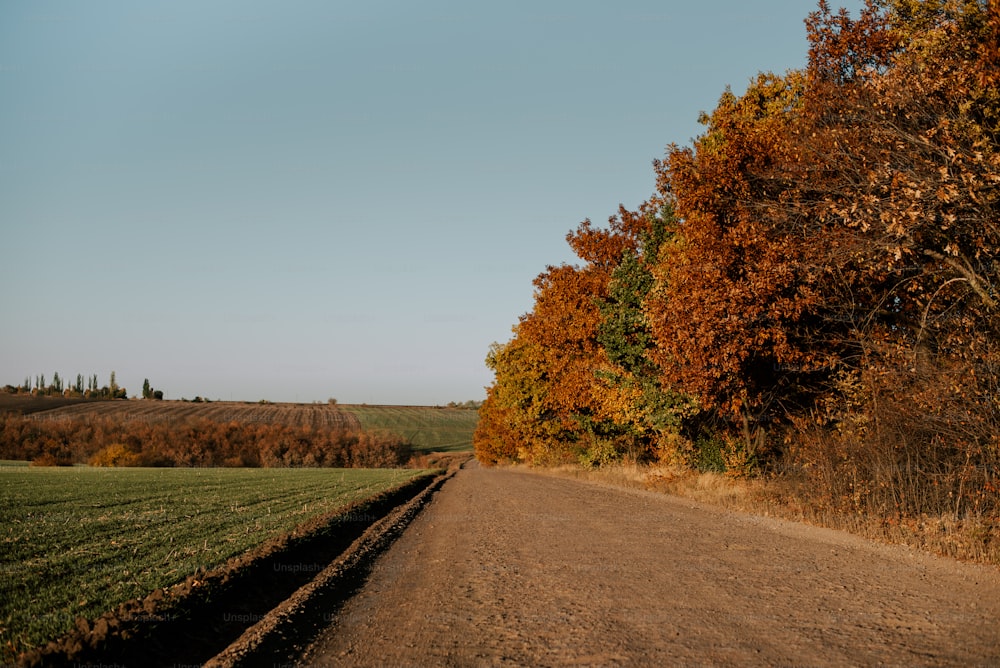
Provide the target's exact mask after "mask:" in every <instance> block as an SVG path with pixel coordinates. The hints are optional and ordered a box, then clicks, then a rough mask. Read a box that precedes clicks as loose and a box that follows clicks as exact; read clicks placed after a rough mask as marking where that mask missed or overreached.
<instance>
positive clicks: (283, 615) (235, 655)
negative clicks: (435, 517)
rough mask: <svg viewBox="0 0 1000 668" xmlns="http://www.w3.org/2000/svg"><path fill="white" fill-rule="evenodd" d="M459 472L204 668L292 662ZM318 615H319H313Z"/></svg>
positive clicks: (376, 529)
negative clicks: (432, 498)
mask: <svg viewBox="0 0 1000 668" xmlns="http://www.w3.org/2000/svg"><path fill="white" fill-rule="evenodd" d="M460 468H461V465H455V466H452V467H450V468H449V469H448V471H446V472H445V473H443V474H441V475H439V476H437V477H436V478H435V479H434V480H433V481H432V482H431V483H430V484H429V485H427V486H426V487H425V488H424V489H423V490H421V491H420V492H419V493H418V494H417V495H416V496H415V497H413V498H412V499H410V500H409V501H408V502H406V503H404V504H402V505H400V506H397V507H396V508H394V509H393V510H391V511H390V512H389V513H388V514H387V515H386V516H385V517H383V518H381V519H379V520H377V521H376V522H374V523H373V524H372V525H371V526H370V527H369V528H368V529H367V530H366V531H365V532H364V533H363V534H362V535H361V536H360V537H359V538H358V539H357V540H355V541H354V542H353V543H352V544H351V546H350V547H349V548H348V549H347V550H346V551H344V552H343V553H342V554H341V555H340V556H339V557H338V558H337V559H335V560H334V561H333V562H332V563H330V565H329V566H327V567H326V568H325V569H324V570H323V571H322V572H320V573H319V574H318V575H317V576H316V577H315V578H314V579H313V580H311V581H310V582H309V583H308V584H306V585H304V586H303V587H301V588H300V589H299V590H298V591H296V592H295V593H294V594H293V595H292V596H290V597H289V598H287V599H286V600H285V601H283V602H282V603H281V604H279V605H278V606H277V607H275V608H274V609H273V610H271V612H270V613H268V614H267V615H266V616H265V617H264V618H263V619H261V620H260V621H259V622H257V623H256V624H254V625H253V626H251V627H250V628H248V629H247V630H246V631H245V632H244V633H243V635H241V636H240V637H239V638H238V639H237V640H236V641H235V642H233V643H232V644H231V645H230V646H229V647H227V648H226V649H225V650H223V651H222V652H220V653H219V654H218V655H216V656H215V657H213V658H212V659H210V660H209V661H208V662H206V663H205V668H247V667H249V666H274V665H280V664H282V663H284V662H294V661H295V659H296V658H297V657H298V656H299V654H300V653H301V652H302V651H303V649H304V648H305V647H307V646H308V645H309V643H310V642H311V641H312V640H313V639H314V638H315V637H316V635H317V634H318V633H319V632H321V631H322V630H324V629H325V628H326V627H327V626H328V625H329V623H330V622H331V621H332V619H333V618H334V617H335V615H336V613H337V611H338V610H339V609H340V608H341V607H342V606H343V604H344V603H345V602H346V601H347V600H348V599H350V598H351V597H352V596H353V595H354V594H355V593H356V592H357V591H358V589H360V588H361V587H362V586H363V585H364V582H365V580H366V579H367V576H368V574H369V572H370V570H371V567H372V565H373V563H374V562H375V559H376V558H377V557H378V556H379V555H380V554H382V553H383V552H384V551H385V550H386V549H387V548H388V547H389V546H390V545H391V544H392V543H393V542H394V541H395V540H396V539H397V538H398V537H399V536H400V535H401V534H402V533H403V531H404V530H405V529H406V527H407V526H409V524H410V522H411V521H412V520H413V518H414V517H416V516H417V515H418V514H419V513H420V511H421V510H422V509H423V507H424V506H425V505H426V504H427V503H428V501H430V499H431V497H432V496H433V495H434V493H435V492H437V490H438V489H440V488H441V486H442V485H443V484H444V483H445V482H446V481H447V480H449V479H450V478H451V477H452V476H454V475H455V474H456V473H457V472H458V470H459V469H460ZM318 610H322V611H323V613H322V614H317V611H318Z"/></svg>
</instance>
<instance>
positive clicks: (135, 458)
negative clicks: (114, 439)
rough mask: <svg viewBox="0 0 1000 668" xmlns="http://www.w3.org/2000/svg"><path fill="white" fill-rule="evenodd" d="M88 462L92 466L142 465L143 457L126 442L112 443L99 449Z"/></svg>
mask: <svg viewBox="0 0 1000 668" xmlns="http://www.w3.org/2000/svg"><path fill="white" fill-rule="evenodd" d="M87 463H88V464H90V465H91V466H111V467H115V466H142V458H141V457H140V456H139V454H138V453H136V452H132V451H131V450H129V449H128V448H127V447H126V446H125V445H124V444H122V443H112V444H111V445H109V446H107V447H105V448H101V449H100V450H98V451H97V452H96V453H95V454H94V456H93V457H91V458H90V460H88V462H87Z"/></svg>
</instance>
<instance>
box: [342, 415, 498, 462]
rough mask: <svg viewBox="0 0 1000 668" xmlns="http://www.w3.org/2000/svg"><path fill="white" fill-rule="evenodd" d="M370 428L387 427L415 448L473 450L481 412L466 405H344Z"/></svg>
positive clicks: (427, 450)
mask: <svg viewBox="0 0 1000 668" xmlns="http://www.w3.org/2000/svg"><path fill="white" fill-rule="evenodd" d="M339 408H340V409H341V410H343V411H346V412H348V413H353V414H354V415H355V416H357V418H358V420H359V421H360V422H361V427H362V428H363V429H365V430H366V431H368V430H377V429H384V430H386V431H390V432H393V433H395V434H398V435H400V436H402V437H403V438H404V439H406V440H407V441H408V442H409V443H410V444H411V445H412V446H413V449H414V450H415V451H423V452H431V451H437V452H460V451H463V450H472V434H473V432H475V430H476V424H477V423H478V422H479V412H478V411H475V410H471V409H467V408H435V407H432V406H357V405H341V406H340V407H339Z"/></svg>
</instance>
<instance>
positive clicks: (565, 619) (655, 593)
mask: <svg viewBox="0 0 1000 668" xmlns="http://www.w3.org/2000/svg"><path fill="white" fill-rule="evenodd" d="M316 614H318V615H320V614H324V613H323V611H317V613H316ZM998 620H1000V571H998V570H997V569H993V568H989V567H982V566H974V565H969V564H962V563H958V562H954V561H952V560H949V559H944V558H938V557H934V556H931V555H926V554H922V553H919V552H916V551H913V550H910V549H907V548H900V547H894V546H886V545H881V544H878V543H872V542H869V541H866V540H863V539H861V538H858V537H855V536H851V535H848V534H844V533H841V532H836V531H831V530H826V529H819V528H816V527H810V526H806V525H801V524H795V523H791V522H785V521H780V520H775V519H770V518H762V517H755V516H750V515H744V514H739V513H733V512H728V511H724V510H720V509H713V508H707V507H702V506H696V505H694V504H693V503H691V502H688V501H685V500H682V499H677V498H673V497H667V496H662V495H659V494H654V493H651V492H642V491H634V490H623V489H617V488H610V487H605V486H599V485H594V484H588V483H583V482H579V481H573V480H565V479H559V478H553V477H548V476H543V475H538V474H534V473H529V472H522V471H514V470H503V469H482V468H478V467H477V466H476V465H475V464H473V465H472V467H471V468H468V469H466V470H463V471H461V472H459V474H458V475H457V476H456V477H455V478H453V479H452V480H450V481H449V482H448V483H446V484H445V486H444V487H443V488H442V489H441V490H440V491H439V492H438V493H437V495H436V497H435V499H434V500H433V501H432V502H431V503H430V504H429V505H428V506H427V507H426V508H425V509H424V511H423V512H422V514H421V515H420V516H419V517H417V518H416V520H414V522H413V524H412V525H411V526H410V528H409V529H407V531H406V532H405V533H404V534H403V536H402V537H401V538H400V539H399V540H398V541H397V542H396V543H395V544H394V545H393V547H392V548H391V549H390V550H389V551H388V552H387V553H385V554H384V555H383V556H382V557H381V558H380V560H379V561H378V562H377V563H376V564H375V566H374V568H373V571H372V575H371V577H370V579H369V581H368V583H367V584H366V586H365V587H364V589H363V590H362V591H361V592H360V593H359V594H358V595H357V596H356V597H354V598H353V599H352V600H350V601H349V602H348V603H347V604H346V605H345V606H344V607H343V608H342V609H341V610H340V611H339V612H338V613H337V615H336V618H335V621H334V622H333V625H332V626H331V627H330V628H328V629H327V630H326V631H325V632H323V634H322V635H321V636H320V638H319V639H318V640H317V641H316V642H315V643H314V644H313V645H312V646H311V647H310V648H309V649H308V650H307V651H306V653H305V654H304V655H303V656H302V658H301V660H300V662H301V664H302V665H324V666H326V665H350V666H357V665H371V666H383V665H505V664H521V665H551V664H566V663H582V664H596V665H618V664H623V665H624V664H628V665H635V664H648V665H657V664H658V665H670V664H678V663H686V664H691V663H697V664H704V663H711V664H747V663H750V664H757V665H760V664H784V665H859V664H865V665H870V664H876V663H888V664H895V665H902V664H906V665H912V664H921V665H926V664H934V665H984V664H989V665H996V664H997V663H1000V622H998Z"/></svg>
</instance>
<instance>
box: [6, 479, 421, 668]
mask: <svg viewBox="0 0 1000 668" xmlns="http://www.w3.org/2000/svg"><path fill="white" fill-rule="evenodd" d="M425 474H427V472H426V471H417V470H398V469H396V470H392V469H98V468H87V467H74V468H28V467H23V466H7V465H0V527H2V529H0V544H2V549H0V647H2V648H3V649H2V650H0V655H2V656H0V658H2V659H3V660H7V659H9V658H12V657H11V656H9V655H10V654H11V653H12V652H15V653H16V652H18V651H23V650H25V649H28V648H30V647H32V646H36V645H38V644H41V643H43V642H45V641H46V640H50V639H53V638H54V637H56V636H59V635H61V634H63V633H65V632H66V631H68V630H70V629H71V628H72V627H73V625H74V622H75V619H76V618H77V617H81V616H82V617H86V618H94V617H97V616H99V615H101V614H102V613H103V612H105V611H107V610H110V609H113V608H115V607H117V606H118V605H119V604H121V603H123V602H124V601H127V600H129V599H133V598H139V597H142V596H145V595H146V594H148V593H150V592H151V591H152V590H154V589H156V588H158V587H165V586H169V585H171V584H174V583H177V582H180V581H182V580H183V579H184V578H185V577H187V576H188V575H190V574H192V573H194V572H195V571H196V570H197V569H198V568H199V567H200V566H204V567H206V568H211V567H214V566H218V565H220V564H222V563H224V562H225V561H226V560H227V559H229V558H231V557H234V556H236V555H239V554H241V553H243V552H245V551H247V550H248V549H250V548H252V547H255V546H257V545H259V544H261V543H263V542H265V541H266V540H268V539H270V538H273V537H276V536H279V535H281V534H283V533H286V532H288V531H290V530H292V529H294V528H295V527H296V526H298V525H301V524H303V523H304V522H306V521H308V520H310V519H312V518H313V517H316V516H319V515H324V514H328V513H332V512H334V511H336V510H337V509H339V508H342V507H344V506H346V505H348V504H350V503H351V502H354V501H358V500H361V499H364V498H367V497H371V496H374V495H375V494H377V493H379V492H382V491H385V490H388V489H391V488H394V487H397V486H399V485H401V484H403V483H404V482H406V481H407V480H409V479H411V478H413V477H415V476H419V475H425Z"/></svg>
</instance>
